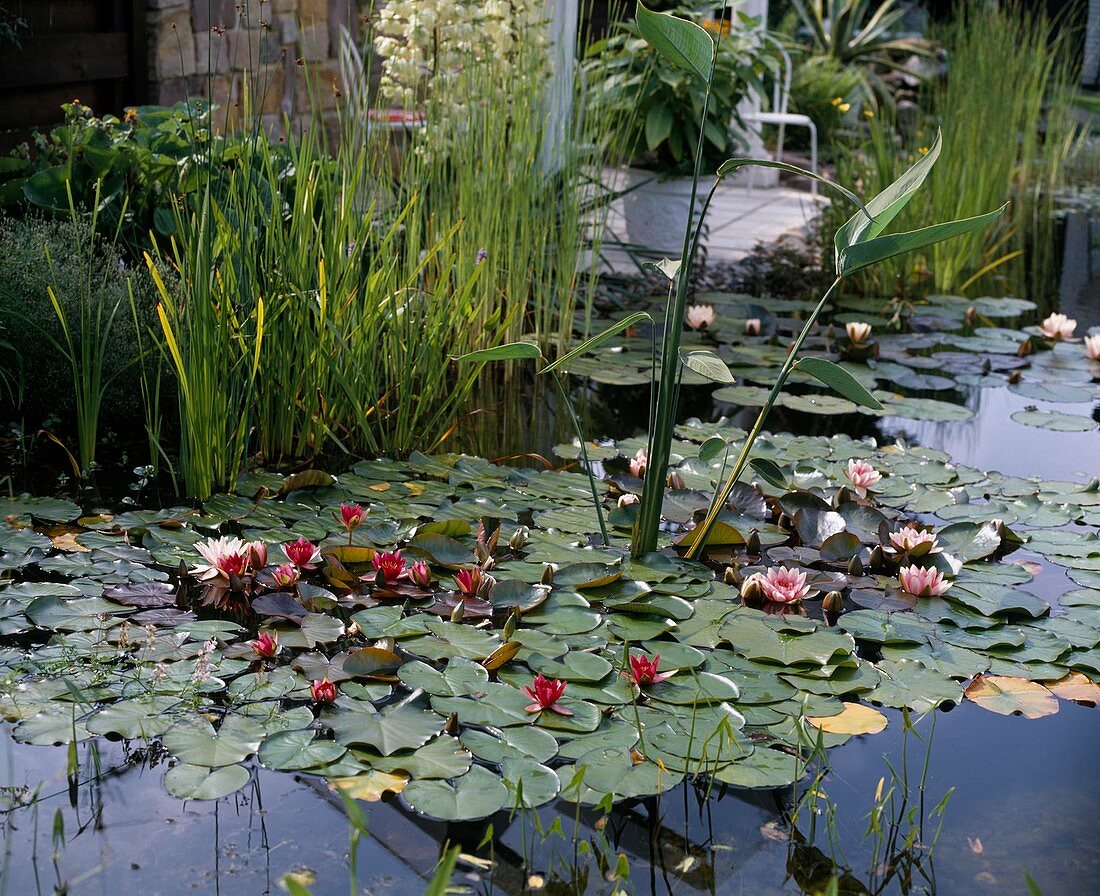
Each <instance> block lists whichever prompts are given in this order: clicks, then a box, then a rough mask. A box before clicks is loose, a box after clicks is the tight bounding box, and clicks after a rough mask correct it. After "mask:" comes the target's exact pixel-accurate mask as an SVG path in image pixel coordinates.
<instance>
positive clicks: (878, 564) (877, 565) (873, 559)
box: [869, 544, 886, 569]
mask: <svg viewBox="0 0 1100 896" xmlns="http://www.w3.org/2000/svg"><path fill="white" fill-rule="evenodd" d="M869 561H870V565H871V569H881V568H882V567H884V566H885V565H886V554H885V552H884V551H883V550H882V545H878V544H876V545H875V546H874V547H873V548H871V556H870V558H869Z"/></svg>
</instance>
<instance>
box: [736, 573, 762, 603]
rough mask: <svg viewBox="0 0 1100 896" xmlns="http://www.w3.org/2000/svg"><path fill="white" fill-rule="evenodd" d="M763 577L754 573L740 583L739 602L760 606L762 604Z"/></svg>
mask: <svg viewBox="0 0 1100 896" xmlns="http://www.w3.org/2000/svg"><path fill="white" fill-rule="evenodd" d="M762 583H763V576H761V575H760V573H758V572H754V573H753V574H752V575H751V576H749V577H748V578H747V579H745V581H744V582H742V583H741V601H742V603H745V604H761V603H763V602H764V586H763V584H762Z"/></svg>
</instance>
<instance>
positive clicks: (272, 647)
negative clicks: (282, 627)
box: [248, 632, 279, 659]
mask: <svg viewBox="0 0 1100 896" xmlns="http://www.w3.org/2000/svg"><path fill="white" fill-rule="evenodd" d="M248 646H249V647H251V648H252V649H253V650H254V651H256V653H257V654H259V655H260V656H262V657H263V658H264V659H271V657H273V656H275V654H276V653H278V652H279V636H278V635H277V634H275V633H274V632H260V634H259V635H258V636H257V637H256V638H255V640H252V641H249V642H248Z"/></svg>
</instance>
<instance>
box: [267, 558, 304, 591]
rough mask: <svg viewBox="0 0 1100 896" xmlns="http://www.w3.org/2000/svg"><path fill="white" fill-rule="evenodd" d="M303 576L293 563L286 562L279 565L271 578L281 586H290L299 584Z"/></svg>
mask: <svg viewBox="0 0 1100 896" xmlns="http://www.w3.org/2000/svg"><path fill="white" fill-rule="evenodd" d="M301 577H302V574H301V573H300V572H299V571H298V567H297V566H295V565H294V564H293V563H284V564H283V565H282V566H277V567H275V571H274V572H273V573H272V574H271V578H273V579H274V580H275V584H276V585H278V586H279V587H280V588H289V587H290V586H291V585H296V584H298V580H299V579H300V578H301Z"/></svg>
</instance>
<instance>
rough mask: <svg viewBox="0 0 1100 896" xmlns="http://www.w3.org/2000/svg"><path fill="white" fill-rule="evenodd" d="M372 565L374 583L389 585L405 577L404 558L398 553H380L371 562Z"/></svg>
mask: <svg viewBox="0 0 1100 896" xmlns="http://www.w3.org/2000/svg"><path fill="white" fill-rule="evenodd" d="M371 562H372V563H373V564H374V570H375V572H374V581H375V583H376V584H379V585H389V584H390V583H392V582H396V581H397V580H398V579H401V578H404V576H405V558H404V557H402V556H401V552H400V551H380V552H379V553H377V554H375V555H374V559H373V560H372V561H371Z"/></svg>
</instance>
